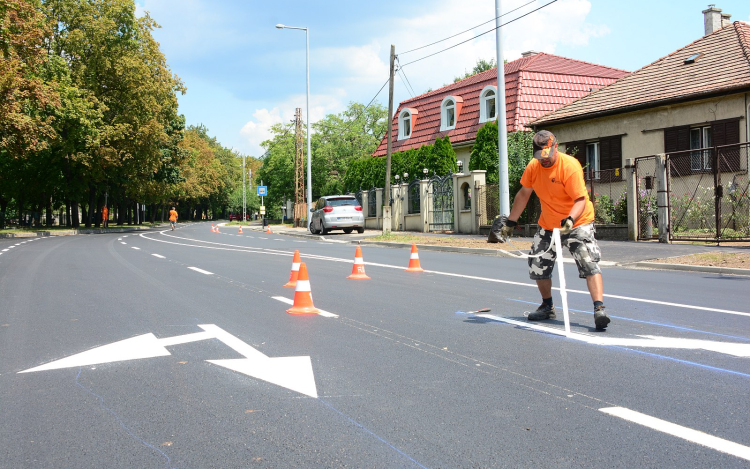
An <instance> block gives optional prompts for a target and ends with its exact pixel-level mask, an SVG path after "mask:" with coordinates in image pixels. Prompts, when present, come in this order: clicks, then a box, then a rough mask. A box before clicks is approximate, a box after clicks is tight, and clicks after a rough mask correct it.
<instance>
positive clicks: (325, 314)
mask: <svg viewBox="0 0 750 469" xmlns="http://www.w3.org/2000/svg"><path fill="white" fill-rule="evenodd" d="M271 298H273V299H274V300H278V301H281V302H282V303H286V304H288V305H293V304H294V300H290V299H289V298H284V297H283V296H272V297H271ZM318 316H323V317H326V318H337V317H339V315H338V314H333V313H329V312H328V311H323V310H322V309H318Z"/></svg>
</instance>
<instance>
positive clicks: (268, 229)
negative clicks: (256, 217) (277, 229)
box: [266, 225, 273, 234]
mask: <svg viewBox="0 0 750 469" xmlns="http://www.w3.org/2000/svg"><path fill="white" fill-rule="evenodd" d="M266 234H273V231H271V225H268V227H267V228H266Z"/></svg>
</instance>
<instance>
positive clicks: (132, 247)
mask: <svg viewBox="0 0 750 469" xmlns="http://www.w3.org/2000/svg"><path fill="white" fill-rule="evenodd" d="M130 249H135V250H138V251H140V250H141V248H137V247H135V246H130Z"/></svg>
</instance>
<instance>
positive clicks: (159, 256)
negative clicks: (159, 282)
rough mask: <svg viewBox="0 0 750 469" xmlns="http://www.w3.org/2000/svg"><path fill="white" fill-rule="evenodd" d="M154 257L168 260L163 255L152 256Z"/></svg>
mask: <svg viewBox="0 0 750 469" xmlns="http://www.w3.org/2000/svg"><path fill="white" fill-rule="evenodd" d="M151 255H152V256H154V257H158V258H159V259H166V257H164V256H162V255H161V254H151Z"/></svg>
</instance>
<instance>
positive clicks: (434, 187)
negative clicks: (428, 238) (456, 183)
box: [428, 173, 454, 232]
mask: <svg viewBox="0 0 750 469" xmlns="http://www.w3.org/2000/svg"><path fill="white" fill-rule="evenodd" d="M428 193H429V196H430V199H431V200H430V203H429V204H428V206H429V207H430V213H429V230H430V231H431V232H434V231H453V227H454V223H453V222H454V212H453V200H454V197H453V175H452V174H450V173H449V174H448V175H446V176H442V177H441V176H438V175H437V174H436V175H434V176H433V177H432V178H430V182H429V191H428Z"/></svg>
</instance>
